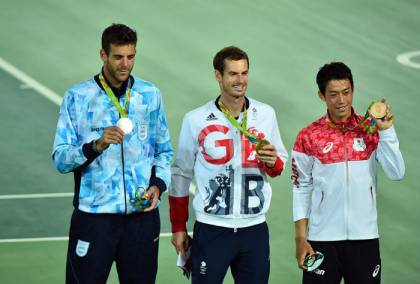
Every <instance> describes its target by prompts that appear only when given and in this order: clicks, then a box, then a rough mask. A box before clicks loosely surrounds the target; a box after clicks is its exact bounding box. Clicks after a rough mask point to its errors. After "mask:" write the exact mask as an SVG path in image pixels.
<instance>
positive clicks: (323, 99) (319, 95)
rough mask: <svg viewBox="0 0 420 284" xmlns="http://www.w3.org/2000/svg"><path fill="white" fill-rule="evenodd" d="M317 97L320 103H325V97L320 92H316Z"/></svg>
mask: <svg viewBox="0 0 420 284" xmlns="http://www.w3.org/2000/svg"><path fill="white" fill-rule="evenodd" d="M318 97H319V98H320V99H321V101H324V102H325V95H324V94H323V93H321V91H318Z"/></svg>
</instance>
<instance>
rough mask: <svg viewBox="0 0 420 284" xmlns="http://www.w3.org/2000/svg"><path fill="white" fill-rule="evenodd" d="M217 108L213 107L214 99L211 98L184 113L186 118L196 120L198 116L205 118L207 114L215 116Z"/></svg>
mask: <svg viewBox="0 0 420 284" xmlns="http://www.w3.org/2000/svg"><path fill="white" fill-rule="evenodd" d="M216 110H217V108H216V107H215V103H214V100H211V101H209V102H207V103H205V104H204V105H201V106H199V107H197V108H195V109H192V110H190V111H189V112H187V113H186V114H185V118H186V119H192V120H195V121H196V120H197V119H199V118H205V117H206V116H207V115H210V114H213V115H212V116H211V117H213V118H216V116H217V113H216Z"/></svg>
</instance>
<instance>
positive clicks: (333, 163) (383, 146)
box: [292, 114, 405, 241]
mask: <svg viewBox="0 0 420 284" xmlns="http://www.w3.org/2000/svg"><path fill="white" fill-rule="evenodd" d="M361 119H362V117H361V116H357V115H355V114H353V115H352V116H351V117H350V118H349V119H348V121H347V122H346V123H347V125H346V126H347V127H348V128H351V127H353V126H355V125H357V123H358V121H360V120H361ZM377 161H378V162H379V164H380V165H381V166H382V168H383V170H384V172H385V174H386V175H387V176H388V177H389V178H390V179H391V180H399V179H401V178H402V177H403V176H404V172H405V166H404V161H403V158H402V155H401V152H400V150H399V143H398V138H397V135H396V132H395V129H394V127H391V128H389V129H387V130H384V131H379V132H376V133H375V134H366V133H365V132H364V131H363V130H362V129H361V127H357V128H356V129H354V130H350V131H342V130H341V129H337V128H333V127H331V126H330V125H328V124H327V122H326V117H325V116H324V117H321V118H320V119H318V120H317V121H315V122H314V123H312V124H311V125H309V126H308V127H306V128H304V129H302V130H301V131H300V133H299V134H298V136H297V139H296V142H295V145H294V148H293V151H292V180H293V182H294V186H293V219H294V221H297V220H300V219H303V218H309V231H308V240H313V241H337V240H361V239H374V238H378V237H379V234H378V225H377V212H376V190H377V187H376V185H377V182H376V179H377V174H376V165H377Z"/></svg>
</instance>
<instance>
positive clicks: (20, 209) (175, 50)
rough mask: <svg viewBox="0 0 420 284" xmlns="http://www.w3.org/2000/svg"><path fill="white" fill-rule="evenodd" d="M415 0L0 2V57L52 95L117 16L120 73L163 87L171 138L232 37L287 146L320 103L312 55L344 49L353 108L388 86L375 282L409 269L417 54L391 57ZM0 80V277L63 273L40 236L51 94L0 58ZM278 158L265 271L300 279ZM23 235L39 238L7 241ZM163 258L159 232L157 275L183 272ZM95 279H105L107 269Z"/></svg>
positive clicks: (60, 218)
mask: <svg viewBox="0 0 420 284" xmlns="http://www.w3.org/2000/svg"><path fill="white" fill-rule="evenodd" d="M419 11H420V2H419V1H415V0H411V1H410V0H401V1H391V0H385V1H379V0H373V1H369V2H367V1H361V0H355V1H341V0H340V1H327V0H320V1H310V0H303V1H292V0H289V1H286V0H277V1H275V0H267V1H259V2H257V1H246V0H238V1H230V2H227V1H222V0H215V1H202V0H173V1H163V0H156V1H143V0H142V1H117V2H115V1H101V2H94V1H81V0H77V1H71V2H68V3H67V2H63V3H61V2H58V1H53V0H50V1H47V0H41V1H36V2H33V1H25V0H16V1H12V2H7V3H2V8H1V9H0V36H1V39H2V40H1V41H0V58H3V59H4V60H6V61H7V62H9V63H10V64H12V65H13V66H14V67H16V68H17V69H19V70H21V71H23V72H24V73H26V74H27V75H28V76H30V77H31V78H33V79H34V80H35V81H37V82H39V83H41V84H43V85H45V86H46V87H48V88H50V89H51V90H53V92H55V93H57V94H59V95H60V96H61V95H62V94H63V93H64V91H65V90H66V89H67V88H69V87H70V86H71V85H73V84H75V83H77V82H80V81H82V80H85V79H86V78H88V77H90V76H92V75H93V74H95V73H97V72H98V71H99V69H100V66H101V62H100V60H99V51H98V50H99V44H100V35H101V32H102V30H103V29H104V27H106V26H107V25H109V24H110V23H112V22H122V23H125V24H127V25H130V26H132V27H134V28H135V29H136V30H137V31H138V33H139V43H138V58H137V63H136V67H135V69H134V72H133V73H134V74H136V75H139V76H141V77H143V78H144V79H146V80H150V81H152V82H154V83H156V85H157V86H158V87H159V88H160V89H161V90H162V92H163V96H164V102H165V109H166V113H167V116H168V120H169V124H170V130H171V137H172V140H173V144H174V146H176V143H177V140H178V132H179V130H180V127H181V120H182V117H183V115H184V114H185V113H186V112H187V111H189V110H191V109H192V108H195V107H197V106H199V105H201V104H203V103H205V102H207V101H208V100H210V99H212V98H214V97H215V96H216V95H217V92H218V86H217V84H216V82H215V80H214V75H213V70H212V65H211V62H212V58H213V55H214V54H215V53H216V52H217V51H218V50H219V49H220V48H222V47H224V46H227V45H231V44H235V45H238V46H240V47H242V48H243V49H245V50H246V51H247V52H248V54H249V56H250V60H251V62H250V68H251V69H250V82H249V88H248V95H249V96H250V97H254V98H256V99H258V100H261V101H264V102H267V103H270V104H271V105H272V106H273V107H274V108H275V109H276V111H277V117H278V121H279V126H280V131H281V133H282V138H283V141H284V143H285V145H286V148H287V149H288V151H290V150H291V148H292V145H293V141H294V139H295V137H296V134H297V132H298V131H299V130H300V128H302V127H303V126H305V125H307V124H308V123H310V122H311V121H313V120H315V119H316V118H318V117H319V116H321V115H322V114H323V113H324V111H325V107H324V105H323V104H322V102H321V101H320V100H319V99H318V98H317V96H316V91H317V90H316V86H315V82H314V78H315V74H316V72H317V70H318V68H319V67H320V66H321V65H322V64H324V63H326V62H328V61H332V60H341V61H344V62H345V63H347V64H348V65H349V66H350V67H351V68H352V71H353V75H354V79H355V99H354V105H355V108H356V110H357V111H358V112H359V113H363V112H364V111H365V109H366V107H367V105H368V104H369V102H371V101H372V100H378V99H380V98H382V97H385V98H387V99H388V102H389V103H390V104H391V106H392V109H393V112H394V115H395V119H396V120H395V124H396V128H397V132H398V135H399V139H400V146H401V149H402V152H403V155H404V159H405V161H406V168H407V170H406V177H405V179H404V180H403V181H401V182H391V181H388V180H387V179H386V177H385V176H384V175H383V172H382V171H381V170H380V171H379V177H378V196H377V203H378V211H379V216H378V217H379V223H380V235H381V258H382V266H383V272H382V280H383V281H382V283H385V284H394V283H420V280H419V279H420V272H419V271H420V266H419V265H418V256H417V255H418V250H419V249H418V248H419V247H420V241H419V238H418V236H419V235H420V229H419V226H418V218H419V216H420V209H419V203H420V186H419V185H418V182H417V180H415V179H416V178H418V176H419V174H418V172H419V171H418V166H416V163H417V162H418V160H419V158H420V157H419V154H418V153H419V151H418V147H419V145H420V135H419V126H418V125H419V122H420V121H419V119H418V114H417V112H418V107H419V105H420V93H419V92H420V91H419V90H420V68H417V67H416V66H419V67H420V56H411V57H410V56H408V57H406V60H405V62H406V63H407V62H409V63H410V62H411V63H412V64H409V63H408V64H405V65H403V64H401V63H399V62H398V61H397V59H396V58H397V56H398V55H401V54H404V53H407V52H412V51H419V50H420V33H419V32H418V31H419V29H420V17H418V15H419ZM407 58H408V59H407ZM403 62H404V60H403ZM416 64H417V65H416ZM0 86H1V92H0V98H1V104H0V126H1V132H0V133H1V134H0V283H2V284H3V283H7V284H9V283H63V282H64V270H65V256H66V249H67V242H66V240H61V239H58V240H54V239H51V238H55V237H66V236H67V232H68V225H69V219H70V214H71V211H72V205H71V203H72V197H71V193H72V191H73V177H72V176H71V175H61V174H59V173H58V172H56V170H55V169H54V167H53V165H52V162H51V158H50V152H51V147H52V143H53V139H54V133H55V126H56V122H57V121H56V120H57V114H58V105H56V104H55V103H53V102H51V101H50V100H48V99H46V98H45V97H43V96H42V95H41V94H40V91H39V90H38V91H37V90H35V89H34V88H33V87H31V86H30V85H28V84H27V83H23V82H22V80H21V79H18V78H16V77H15V76H12V75H11V74H10V73H8V72H6V71H4V68H3V67H0ZM289 167H290V164H288V165H287V169H286V171H285V172H284V173H283V175H282V176H281V177H280V178H277V179H275V180H272V185H273V199H272V204H271V210H270V212H269V214H268V216H267V218H268V223H269V227H270V239H271V274H270V283H292V284H294V283H300V271H299V270H298V269H297V265H296V262H295V259H294V226H293V222H292V216H291V215H292V212H291V182H290V168H289ZM39 194H46V195H44V196H41V195H39ZM16 195H17V196H16ZM167 210H168V209H167V200H166V196H165V197H164V200H163V202H162V205H161V218H162V233H167V232H169V231H170V229H169V221H168V212H167ZM190 228H191V224H190ZM27 238H39V239H38V240H32V241H30V242H19V241H21V240H22V239H27ZM40 239H41V240H43V241H40ZM6 240H7V241H6ZM255 241H258V240H255ZM175 261H176V255H175V251H174V249H173V248H172V245H171V244H170V238H169V237H164V236H163V237H161V240H160V252H159V272H158V280H157V283H159V284H160V283H162V284H166V283H168V284H169V283H171V284H172V283H188V281H187V280H186V279H184V278H183V277H182V275H181V272H180V270H179V269H178V268H176V267H175ZM139 273H141V269H139ZM108 282H109V283H118V280H117V277H116V275H115V272H114V271H113V272H112V274H111V277H110V279H109V281H108ZM226 283H232V280H231V279H230V277H229V279H228V280H227V281H226Z"/></svg>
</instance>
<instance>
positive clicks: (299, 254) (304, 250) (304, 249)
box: [295, 238, 315, 270]
mask: <svg viewBox="0 0 420 284" xmlns="http://www.w3.org/2000/svg"><path fill="white" fill-rule="evenodd" d="M295 241H296V261H297V263H298V266H299V268H300V269H302V270H307V269H308V267H307V266H305V265H304V264H303V262H304V261H305V258H306V256H307V255H308V254H309V255H314V254H315V251H314V250H313V248H312V246H311V245H310V244H309V242H308V241H307V240H306V238H296V239H295Z"/></svg>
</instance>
